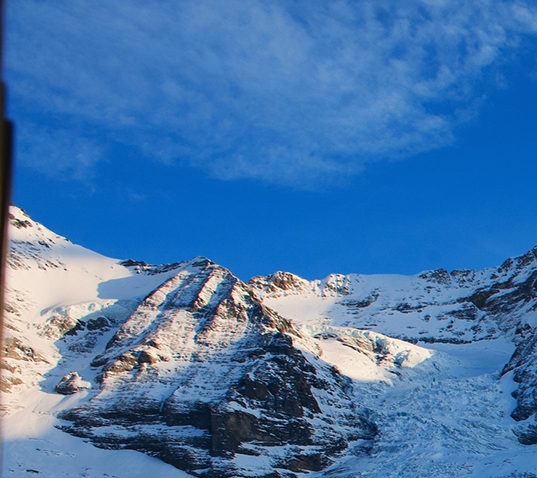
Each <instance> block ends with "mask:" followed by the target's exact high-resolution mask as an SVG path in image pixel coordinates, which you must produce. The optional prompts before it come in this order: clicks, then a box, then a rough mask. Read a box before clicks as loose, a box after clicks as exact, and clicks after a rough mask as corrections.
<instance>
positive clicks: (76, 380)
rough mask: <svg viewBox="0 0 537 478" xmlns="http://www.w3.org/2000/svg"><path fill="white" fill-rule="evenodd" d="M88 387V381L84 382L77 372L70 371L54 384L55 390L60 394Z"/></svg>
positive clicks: (71, 392) (89, 386)
mask: <svg viewBox="0 0 537 478" xmlns="http://www.w3.org/2000/svg"><path fill="white" fill-rule="evenodd" d="M88 388H91V385H90V384H89V383H88V382H84V381H83V380H82V378H81V377H80V375H78V373H77V372H71V373H69V374H67V375H65V376H64V377H63V378H62V379H61V380H60V382H59V383H58V385H56V387H55V390H56V392H58V393H61V394H62V395H71V394H73V393H76V392H80V390H86V389H88Z"/></svg>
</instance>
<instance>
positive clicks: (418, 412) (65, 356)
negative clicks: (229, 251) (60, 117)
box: [0, 208, 537, 478]
mask: <svg viewBox="0 0 537 478" xmlns="http://www.w3.org/2000/svg"><path fill="white" fill-rule="evenodd" d="M11 214H12V216H11V227H10V234H11V253H10V257H9V276H8V301H7V306H6V329H5V335H6V339H5V343H4V347H3V350H4V361H3V365H2V376H1V382H0V386H1V389H2V391H3V392H4V393H3V400H2V410H3V413H4V415H5V417H4V421H3V433H4V436H3V440H4V460H3V475H2V476H9V477H11V476H13V477H27V476H34V475H36V474H39V476H50V477H60V476H69V477H81V476H84V477H102V476H115V477H118V478H119V477H122V478H123V477H138V476H139V477H142V476H144V477H145V476H167V477H168V476H169V477H174V476H178V477H179V476H199V477H206V478H219V477H247V476H256V477H266V478H269V477H270V478H278V477H293V476H294V477H297V476H306V475H307V476H310V477H312V476H331V477H334V476H335V477H357V476H367V477H386V476H394V477H395V476H397V477H416V476H423V477H437V476H438V477H443V476H457V477H458V476H476V477H477V476H478V477H511V478H515V477H533V476H537V471H536V470H537V458H535V456H537V455H536V453H535V448H534V444H535V443H537V422H536V421H535V412H536V411H537V396H535V394H534V390H535V388H536V386H537V365H534V364H537V334H534V328H535V326H536V322H537V312H536V311H537V305H536V304H537V299H536V296H537V286H536V282H537V258H536V254H535V252H536V251H537V249H534V250H532V251H530V252H529V253H528V254H526V255H524V256H521V257H518V258H515V259H509V260H507V261H506V262H505V263H504V264H502V265H501V266H500V267H498V268H491V269H487V270H484V271H466V270H465V271H453V272H451V273H448V272H447V271H444V270H437V271H430V272H424V273H422V274H419V275H416V276H410V277H407V276H382V275H377V276H364V275H358V274H354V275H348V276H343V275H337V274H334V275H331V276H329V277H328V278H326V279H324V280H319V281H311V282H310V281H306V280H304V279H302V278H300V277H298V276H296V275H293V274H290V273H284V272H278V273H276V274H273V275H271V276H268V277H255V278H253V279H252V280H251V281H250V282H249V283H248V284H245V283H243V282H241V281H240V280H239V279H237V278H236V277H235V276H234V275H233V274H232V273H231V272H230V271H228V270H226V269H224V268H222V267H220V266H218V265H217V264H214V263H212V262H211V261H209V260H207V259H204V258H195V259H193V260H190V261H186V262H180V263H176V264H171V265H163V266H150V265H147V264H145V263H143V262H136V261H123V262H121V261H118V260H115V259H110V258H106V257H103V256H101V255H99V254H96V253H94V252H91V251H88V250H86V249H84V248H82V247H80V246H77V245H74V244H72V243H70V242H69V241H68V240H66V239H65V238H63V237H60V236H57V235H56V234H54V233H52V232H51V231H49V230H48V229H46V228H45V227H44V226H42V225H40V224H38V223H36V222H34V221H32V220H31V219H30V218H29V217H28V216H27V215H26V214H25V213H24V212H23V211H22V210H20V209H17V208H12V210H11ZM513 395H514V396H513ZM532 473H536V474H535V475H534V474H532Z"/></svg>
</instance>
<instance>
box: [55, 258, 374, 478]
mask: <svg viewBox="0 0 537 478" xmlns="http://www.w3.org/2000/svg"><path fill="white" fill-rule="evenodd" d="M320 353H321V351H320V349H319V348H318V346H317V345H316V342H315V341H314V340H312V339H311V338H308V337H307V336H305V335H303V334H301V332H300V331H298V330H297V329H296V328H295V327H294V326H293V324H292V323H291V322H290V321H289V320H287V319H284V318H282V317H281V316H279V315H278V314H276V313H275V312H273V311H272V310H270V309H268V308H267V307H265V306H264V305H262V304H261V303H260V302H259V300H258V299H257V298H256V297H255V295H253V294H252V291H251V289H250V287H248V286H247V285H246V284H244V283H243V282H241V281H240V280H238V279H237V278H236V277H235V276H234V275H233V274H231V273H230V272H229V271H228V270H226V269H224V268H222V267H220V266H218V265H216V264H214V263H212V262H211V261H209V260H207V259H203V258H198V259H195V260H193V261H191V262H189V263H186V264H185V265H184V266H183V267H182V268H181V269H180V270H179V271H178V272H177V273H176V274H175V275H174V276H173V277H171V278H170V279H169V280H168V281H166V282H165V283H164V284H162V285H161V286H160V287H158V288H157V289H155V290H154V291H153V292H152V293H151V294H149V295H148V296H147V297H146V298H145V299H144V300H143V301H142V303H141V304H140V305H139V306H138V307H137V309H136V310H135V311H134V312H133V313H132V314H131V315H130V317H129V318H128V319H127V320H126V321H125V323H124V324H123V325H122V326H121V327H120V328H119V329H118V330H117V332H116V333H115V334H114V336H113V337H112V339H111V340H110V342H109V343H108V345H107V347H106V350H105V351H104V353H102V354H101V355H99V356H97V357H95V359H94V360H93V363H92V365H93V366H94V367H97V368H98V370H99V376H100V379H99V380H100V387H101V390H100V392H99V393H98V394H97V395H95V396H94V397H93V398H92V399H91V400H90V401H89V402H88V403H86V404H84V405H83V406H80V407H77V408H74V409H71V410H68V411H66V412H64V413H63V414H62V418H63V419H64V420H67V421H70V422H72V424H69V425H65V427H64V429H65V430H67V431H69V432H71V433H74V434H76V435H79V436H83V437H85V438H89V439H90V440H91V441H92V442H93V443H94V444H96V445H97V446H99V447H104V448H130V449H135V450H139V451H143V452H145V453H148V454H150V455H153V456H156V457H158V458H160V459H162V460H164V461H166V462H168V463H171V464H173V465H175V466H176V467H178V468H180V469H183V470H186V471H188V472H189V473H192V474H194V475H197V476H203V477H240V476H271V477H277V476H292V475H291V474H292V472H302V471H318V470H321V469H323V468H325V467H326V466H327V465H328V464H329V463H331V457H332V456H333V455H335V454H337V453H338V452H341V451H342V450H344V449H345V448H347V446H348V444H349V442H352V441H356V440H371V439H373V438H374V436H375V434H376V428H375V425H374V424H373V423H372V422H370V421H369V420H368V419H367V418H366V416H365V414H364V412H363V411H362V410H360V409H359V407H358V406H357V405H355V404H354V403H353V401H352V399H351V395H350V394H351V393H352V391H351V383H350V380H349V379H348V378H345V377H344V376H343V375H341V374H340V373H338V372H337V371H336V370H335V369H334V368H333V367H331V366H329V365H328V364H327V363H325V362H324V361H323V360H321V359H319V357H318V356H319V355H320ZM254 456H255V457H258V459H257V460H255V466H254V467H252V465H248V463H251V460H249V459H248V458H251V457H254ZM253 473H254V474H255V475H252V474H253Z"/></svg>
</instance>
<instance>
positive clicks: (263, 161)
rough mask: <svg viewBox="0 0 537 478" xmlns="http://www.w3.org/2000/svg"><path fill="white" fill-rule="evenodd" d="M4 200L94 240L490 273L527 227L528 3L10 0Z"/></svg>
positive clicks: (222, 255) (312, 267)
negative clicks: (9, 125) (9, 191)
mask: <svg viewBox="0 0 537 478" xmlns="http://www.w3.org/2000/svg"><path fill="white" fill-rule="evenodd" d="M5 57H6V58H5V77H6V82H7V86H8V93H9V97H8V108H9V115H10V117H11V119H12V120H13V121H14V122H15V125H16V154H15V156H16V174H15V184H14V202H15V203H16V204H18V205H20V206H22V207H24V208H25V209H26V210H27V211H28V212H29V213H30V215H32V216H33V217H34V218H35V219H36V220H39V221H41V222H43V223H44V224H45V225H47V226H48V227H50V228H51V229H53V230H55V231H56V232H58V233H60V234H62V235H65V236H67V237H68V238H70V239H71V240H72V241H74V242H77V243H79V244H82V245H84V246H86V247H89V248H91V249H94V250H96V251H98V252H101V253H103V254H105V255H109V256H113V257H118V258H129V257H132V258H135V259H143V260H146V261H148V262H153V263H161V262H172V261H178V260H185V259H189V258H191V257H193V256H196V255H204V256H208V257H210V258H211V259H212V260H214V261H216V262H218V263H220V264H222V265H224V266H226V267H228V268H230V269H231V270H232V271H233V272H235V273H236V274H237V275H239V277H241V278H242V279H248V278H249V277H251V276H253V275H256V274H268V273H271V272H274V271H276V270H288V271H291V272H295V273H297V274H299V275H302V276H304V277H306V278H310V279H313V278H322V277H324V276H326V275H327V274H329V273H331V272H342V273H350V272H358V273H402V274H413V273H417V272H420V271H421V270H425V269H433V268H438V267H444V268H447V269H449V270H452V269H455V268H482V267H486V266H493V265H498V264H499V263H501V262H502V261H503V260H504V259H505V258H507V257H509V256H512V255H518V254H522V253H525V252H526V251H527V250H528V249H530V248H531V247H533V246H534V245H536V244H537V221H536V220H535V219H536V217H537V195H536V194H535V179H534V178H535V177H536V176H537V175H536V172H537V162H536V159H537V153H536V151H537V148H536V146H537V139H536V137H537V134H536V133H537V131H536V130H537V5H536V4H535V3H534V2H526V1H522V0H520V1H518V0H516V1H512V0H505V1H498V0H475V1H472V2H468V1H459V0H451V1H450V0H409V1H406V2H400V1H396V0H393V1H391V0H386V1H382V2H379V1H371V2H369V1H361V2H355V1H345V0H341V1H322V0H319V1H317V2H311V1H305V0H294V1H291V0H273V1H263V0H251V1H248V2H244V1H235V0H228V1H226V2H222V1H213V0H196V1H193V0H192V1H191V0H174V1H171V0H162V1H159V2H156V1H153V2H152V1H148V0H132V1H130V2H128V4H127V3H126V2H124V1H119V0H106V1H104V0H94V1H91V2H90V1H88V0H48V1H47V2H43V1H41V0H11V1H10V2H8V9H7V38H6V55H5Z"/></svg>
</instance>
